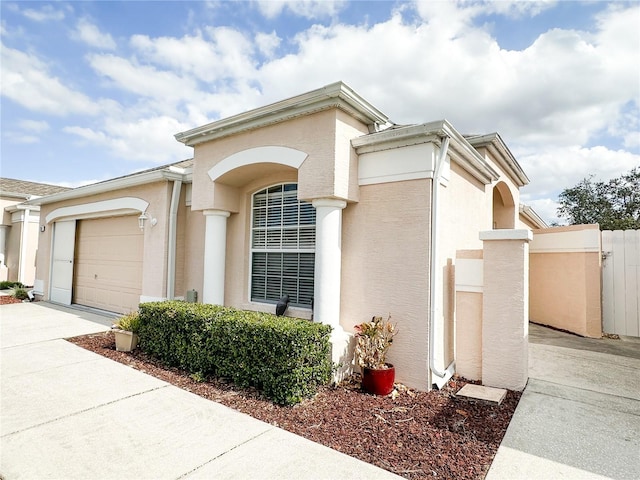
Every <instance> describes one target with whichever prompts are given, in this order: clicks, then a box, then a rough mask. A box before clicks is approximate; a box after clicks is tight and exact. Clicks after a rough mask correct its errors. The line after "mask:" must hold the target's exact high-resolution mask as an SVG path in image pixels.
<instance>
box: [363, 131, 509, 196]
mask: <svg viewBox="0 0 640 480" xmlns="http://www.w3.org/2000/svg"><path fill="white" fill-rule="evenodd" d="M443 137H449V138H450V139H451V140H453V141H452V142H450V144H449V155H450V156H451V157H452V158H453V159H454V160H455V161H456V163H458V164H459V165H460V166H461V167H462V168H463V169H465V170H466V171H467V172H469V173H470V174H471V175H473V176H474V177H475V178H476V179H477V180H479V181H481V182H482V183H484V184H485V185H487V184H489V183H491V182H492V181H494V180H497V179H498V178H499V175H498V172H496V171H495V170H494V169H493V168H492V167H491V166H490V165H489V164H488V163H487V162H486V161H485V159H484V158H483V156H482V155H480V153H478V151H477V150H476V149H475V148H474V147H473V146H472V145H471V144H469V142H467V140H466V139H465V137H464V136H463V135H462V134H460V132H458V131H457V130H456V129H455V128H454V127H453V125H451V123H449V121H447V120H437V121H434V122H429V123H423V124H420V125H411V126H407V127H401V128H394V129H387V130H384V131H382V132H378V133H372V134H369V135H363V136H361V137H357V138H354V139H352V140H351V145H352V146H353V147H354V148H355V149H356V153H357V154H359V155H360V154H363V153H369V152H374V151H380V150H389V149H391V148H400V147H406V146H409V145H416V144H419V143H426V142H434V143H436V144H437V145H440V142H441V140H442V138H443Z"/></svg>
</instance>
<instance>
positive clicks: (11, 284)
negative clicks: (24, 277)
mask: <svg viewBox="0 0 640 480" xmlns="http://www.w3.org/2000/svg"><path fill="white" fill-rule="evenodd" d="M9 288H24V284H23V283H22V282H10V281H7V280H5V281H2V282H0V290H7V289H9Z"/></svg>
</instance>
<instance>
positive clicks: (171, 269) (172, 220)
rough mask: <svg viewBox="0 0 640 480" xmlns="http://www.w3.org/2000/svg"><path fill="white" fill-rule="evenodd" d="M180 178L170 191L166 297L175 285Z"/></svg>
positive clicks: (168, 297)
mask: <svg viewBox="0 0 640 480" xmlns="http://www.w3.org/2000/svg"><path fill="white" fill-rule="evenodd" d="M181 190H182V180H174V181H173V192H172V193H171V205H170V206H169V231H168V234H167V235H168V239H167V240H168V244H167V299H169V300H172V299H173V298H174V296H175V287H176V243H177V240H176V237H177V232H178V205H179V203H180V191H181Z"/></svg>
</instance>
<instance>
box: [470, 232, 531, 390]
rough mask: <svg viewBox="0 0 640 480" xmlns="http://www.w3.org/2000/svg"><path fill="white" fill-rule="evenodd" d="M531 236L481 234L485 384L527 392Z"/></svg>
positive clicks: (494, 233) (483, 369) (505, 233)
mask: <svg viewBox="0 0 640 480" xmlns="http://www.w3.org/2000/svg"><path fill="white" fill-rule="evenodd" d="M532 239H533V235H532V233H531V231H530V230H489V231H486V232H480V240H482V241H483V242H484V249H483V259H484V261H483V281H484V287H483V305H482V383H483V384H484V385H487V386H491V387H498V388H507V389H509V390H523V389H524V387H525V386H526V384H527V379H528V377H529V363H528V349H529V242H530V241H531V240H532Z"/></svg>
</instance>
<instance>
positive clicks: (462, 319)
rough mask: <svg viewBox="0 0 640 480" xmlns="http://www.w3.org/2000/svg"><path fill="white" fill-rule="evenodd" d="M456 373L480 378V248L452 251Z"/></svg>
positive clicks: (481, 282)
mask: <svg viewBox="0 0 640 480" xmlns="http://www.w3.org/2000/svg"><path fill="white" fill-rule="evenodd" d="M455 277H456V372H457V373H458V374H459V375H462V376H463V377H465V378H468V379H470V380H480V379H482V310H483V305H482V288H483V285H484V280H483V259H482V250H460V251H458V252H456V276H455Z"/></svg>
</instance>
